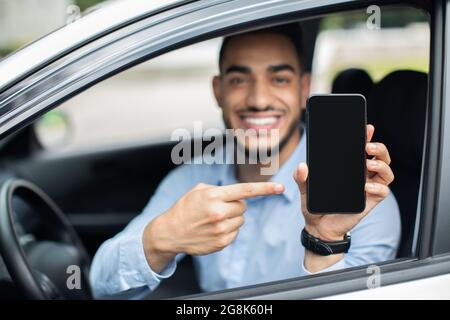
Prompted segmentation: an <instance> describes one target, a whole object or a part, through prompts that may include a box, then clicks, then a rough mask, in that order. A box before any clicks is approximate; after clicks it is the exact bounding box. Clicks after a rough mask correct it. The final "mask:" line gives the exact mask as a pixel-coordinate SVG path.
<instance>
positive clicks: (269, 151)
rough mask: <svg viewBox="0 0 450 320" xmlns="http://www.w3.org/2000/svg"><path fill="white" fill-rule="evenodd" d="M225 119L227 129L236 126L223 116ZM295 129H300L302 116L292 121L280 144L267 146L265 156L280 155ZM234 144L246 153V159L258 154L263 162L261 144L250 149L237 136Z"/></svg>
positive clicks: (259, 160) (258, 159)
mask: <svg viewBox="0 0 450 320" xmlns="http://www.w3.org/2000/svg"><path fill="white" fill-rule="evenodd" d="M223 121H224V123H225V127H226V129H231V130H234V128H233V127H232V126H231V123H230V121H228V119H226V118H225V117H224V118H223ZM295 130H300V117H299V118H298V119H297V120H295V121H292V123H291V124H290V126H289V130H288V132H287V133H286V135H285V136H284V138H283V139H282V140H281V141H280V142H278V144H276V145H275V146H270V147H266V148H265V150H264V151H265V153H266V154H265V155H264V156H267V157H268V158H270V157H272V156H278V154H280V153H281V152H282V150H283V149H284V148H285V147H286V145H287V144H288V142H289V139H290V138H291V136H292V135H293V134H294V132H295ZM269 141H270V139H269ZM234 142H235V143H234V145H235V151H237V152H243V153H244V155H245V158H246V159H250V157H253V156H255V155H256V157H257V159H256V160H257V162H258V163H259V162H261V159H260V156H261V154H260V150H259V148H260V147H259V146H258V147H257V150H256V151H255V150H250V149H249V147H248V145H247V144H245V142H244V145H242V143H240V142H239V141H238V139H237V137H236V136H235V137H234ZM236 154H237V153H236V152H235V155H236Z"/></svg>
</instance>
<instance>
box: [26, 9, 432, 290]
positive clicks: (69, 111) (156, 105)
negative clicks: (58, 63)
mask: <svg viewBox="0 0 450 320" xmlns="http://www.w3.org/2000/svg"><path fill="white" fill-rule="evenodd" d="M301 23H303V24H304V25H305V27H304V35H303V37H304V38H305V39H307V41H308V42H306V43H305V47H306V48H307V52H308V53H309V59H308V61H307V62H306V64H305V65H306V68H307V71H308V72H310V73H311V94H316V93H318V94H320V93H359V94H362V95H364V96H365V97H366V99H367V104H368V106H367V107H368V111H367V112H368V123H371V124H374V125H375V128H376V132H375V139H377V141H381V142H383V143H385V144H386V145H387V146H388V148H389V149H390V153H391V156H392V163H393V164H392V167H393V171H394V173H395V176H396V179H395V181H394V182H393V184H392V185H391V191H392V193H393V195H394V196H395V199H396V202H397V204H398V207H399V211H400V220H401V231H400V230H398V231H399V232H401V235H399V237H400V243H399V245H398V247H397V248H396V249H397V252H396V253H395V254H394V255H392V256H391V257H390V258H389V259H387V261H393V260H395V259H396V258H405V257H412V256H414V254H415V253H414V252H415V250H414V248H415V246H414V244H415V242H414V234H415V230H416V222H417V219H418V218H417V217H418V216H417V203H418V199H419V187H420V174H421V168H422V153H423V148H424V132H425V111H426V96H427V90H428V66H429V59H430V58H429V51H430V27H429V23H428V18H427V15H426V14H425V12H424V11H422V10H421V9H418V8H412V7H405V6H386V7H384V6H383V7H377V6H373V7H372V10H369V9H367V8H364V9H360V10H353V11H350V12H339V13H333V14H329V15H325V16H322V17H320V18H316V19H312V20H311V19H309V20H307V21H305V22H301ZM299 36H300V35H299ZM220 44H221V39H220V38H216V39H212V40H208V41H204V42H201V43H198V44H195V45H191V46H188V47H185V48H181V49H178V50H175V51H173V52H170V53H167V54H164V55H162V56H160V57H158V58H155V59H152V60H150V61H148V62H144V63H142V64H140V65H138V66H136V67H133V68H132V69H129V70H127V71H124V72H122V73H120V74H118V75H116V76H114V77H112V78H110V79H107V80H104V81H102V82H101V83H99V84H97V85H96V86H94V87H93V88H91V89H89V90H87V91H85V92H83V93H81V94H79V95H77V96H75V97H74V98H72V99H70V100H69V101H67V102H65V103H64V104H62V105H61V106H60V107H58V108H57V109H55V110H52V111H50V112H49V113H47V114H45V115H44V116H43V117H42V118H41V119H39V120H38V121H37V123H36V124H35V132H36V135H37V138H38V140H39V142H40V143H41V145H42V148H43V150H45V151H46V153H47V154H49V155H51V154H63V155H64V154H67V155H70V154H73V153H88V152H90V150H92V151H95V150H107V149H108V148H114V149H115V150H120V148H122V147H126V146H127V145H148V144H150V145H151V144H152V143H156V142H157V143H163V144H164V143H165V144H169V145H170V144H172V145H173V144H174V141H175V140H176V138H177V137H178V135H176V134H174V133H176V132H177V131H176V130H180V129H183V130H185V132H190V133H191V135H189V139H194V138H199V136H198V132H197V133H195V134H197V136H195V134H194V131H195V130H196V128H197V129H198V124H199V123H200V124H201V126H202V127H201V129H202V130H206V131H208V129H211V130H213V131H211V132H215V133H216V134H220V133H221V132H224V128H225V127H224V124H223V120H222V110H221V109H220V108H219V107H218V106H217V102H216V101H215V100H214V96H213V93H212V86H211V79H212V77H213V76H214V75H216V74H217V73H218V67H217V61H218V53H219V48H220ZM394 96H395V98H393V97H394ZM196 126H197V127H196ZM214 130H215V131H214ZM178 138H179V137H178ZM169 149H170V148H167V150H169ZM164 159H168V158H167V157H165V158H164ZM176 165H179V163H177V164H176ZM160 166H161V167H164V168H166V169H165V170H168V169H167V168H170V169H172V168H173V167H174V166H175V164H174V166H171V165H168V166H167V165H166V166H162V165H160ZM168 172H169V171H167V172H163V173H164V174H162V173H161V174H160V175H159V176H160V177H163V176H164V175H165V174H168ZM153 185H154V186H156V185H157V183H155V184H153ZM154 192H155V190H151V189H150V188H149V189H148V195H149V197H150V195H151V194H153V193H154ZM105 196H107V195H105ZM144 200H145V201H144ZM147 200H148V199H143V198H142V200H141V202H140V206H141V207H142V209H143V208H144V206H143V205H144V204H146V201H147ZM111 206H114V201H113V202H111ZM136 207H139V206H134V208H136ZM64 209H65V208H63V210H64ZM68 210H72V212H69V213H76V212H79V211H82V209H81V208H77V207H76V206H72V207H70V206H69V208H68ZM112 210H116V209H115V208H112ZM116 211H117V210H116ZM119 211H120V210H119ZM130 211H131V209H130ZM135 213H136V214H138V213H139V212H135ZM295 241H296V242H297V241H298V239H295ZM298 245H300V243H299V242H298ZM247 255H248V256H244V257H240V259H243V260H244V261H245V260H247V261H250V262H251V261H252V258H251V253H247ZM230 259H231V258H230ZM288 261H290V260H289V259H288ZM376 262H377V263H386V261H376ZM290 263H295V262H290ZM374 263H375V261H374V262H373V263H372V264H371V267H372V268H374V266H373V264H374ZM297 264H298V265H299V266H300V265H301V261H297ZM364 264H365V263H363V262H361V263H357V264H356V265H354V266H358V265H364ZM181 266H183V265H181ZM194 268H197V273H196V276H197V280H200V279H201V277H204V275H201V272H202V271H201V268H205V266H204V265H203V266H202V262H199V261H196V258H195V257H194ZM181 269H183V268H181ZM186 269H187V270H190V271H192V266H191V267H186ZM177 272H178V273H179V274H182V275H183V276H177V277H175V276H174V278H175V279H177V280H176V281H175V280H173V279H170V280H167V281H166V283H169V284H170V285H173V286H175V287H177V284H176V282H183V281H185V278H186V277H195V275H194V274H193V273H188V272H186V271H185V270H184V271H183V270H179V271H177ZM203 272H204V271H203ZM183 277H184V279H183ZM290 277H294V278H295V276H294V275H290V276H288V275H287V276H286V278H285V279H284V280H287V279H289V278H290ZM277 280H281V279H277ZM178 284H179V283H178ZM253 284H256V283H253ZM170 285H166V284H164V283H163V284H161V286H160V288H159V289H157V290H156V293H158V290H159V294H160V295H159V297H162V296H165V293H164V292H165V290H168V291H167V292H172V294H173V296H178V295H180V294H185V293H186V292H184V291H182V290H181V291H180V293H177V292H174V290H173V289H171V288H170ZM200 290H201V288H200ZM161 292H162V293H161ZM153 296H157V297H158V295H155V294H153ZM150 297H152V296H150Z"/></svg>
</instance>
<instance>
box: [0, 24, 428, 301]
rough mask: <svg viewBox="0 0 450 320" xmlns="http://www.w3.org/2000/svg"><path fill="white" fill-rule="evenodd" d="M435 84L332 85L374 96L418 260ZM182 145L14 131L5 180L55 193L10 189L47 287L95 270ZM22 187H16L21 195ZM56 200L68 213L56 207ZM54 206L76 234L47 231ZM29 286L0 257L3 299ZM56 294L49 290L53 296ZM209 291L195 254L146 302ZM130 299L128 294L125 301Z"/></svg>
mask: <svg viewBox="0 0 450 320" xmlns="http://www.w3.org/2000/svg"><path fill="white" fill-rule="evenodd" d="M319 23H320V19H313V20H308V21H305V22H304V24H305V26H304V30H305V38H306V41H308V42H309V43H314V42H315V40H316V37H317V35H318V32H319V28H318V26H319ZM310 47H311V49H310V51H309V52H307V55H306V57H307V62H308V66H307V67H308V69H309V70H310V69H311V65H312V59H313V55H314V52H313V50H314V45H311V46H310ZM427 88H428V75H427V74H426V73H423V72H419V71H411V70H395V71H392V72H390V73H389V74H387V75H385V76H384V77H383V78H382V79H381V80H379V81H374V80H373V79H372V78H371V77H370V75H369V73H368V72H367V70H363V69H360V68H348V69H343V70H341V71H340V72H339V73H338V75H337V76H336V77H335V78H334V80H333V82H332V90H331V91H332V93H360V94H363V95H364V96H365V97H366V99H367V108H368V109H367V117H368V123H372V124H374V125H375V128H376V130H375V137H374V139H376V140H377V141H382V142H383V143H385V144H386V145H387V146H388V148H389V150H390V153H391V158H392V163H391V166H392V168H393V171H394V173H395V176H396V179H395V181H394V182H393V183H392V185H391V190H392V192H393V194H394V195H395V197H396V198H397V201H398V204H399V208H400V212H401V221H402V235H401V247H400V249H399V251H398V254H397V256H398V257H399V258H401V257H408V256H411V255H413V254H414V250H413V249H414V246H413V235H414V228H415V221H416V211H417V210H416V209H417V199H418V196H419V188H420V176H421V167H422V154H423V145H424V143H423V141H424V132H425V111H426V106H427ZM174 145H175V142H158V143H149V144H146V145H138V146H129V147H126V148H125V147H124V148H111V149H108V150H106V149H105V150H103V149H102V150H91V151H90V152H73V153H69V154H65V155H61V156H52V155H51V154H49V153H46V152H44V150H43V149H42V147H41V146H40V144H39V141H38V140H37V139H36V135H35V130H34V127H33V126H28V127H26V128H24V129H22V130H21V131H19V132H17V133H15V134H14V135H13V136H12V137H10V139H9V140H8V141H5V142H4V143H2V144H1V145H0V179H1V182H2V184H4V182H5V181H7V180H8V179H9V178H19V179H23V180H26V181H29V182H31V183H32V184H34V185H36V186H38V187H39V188H40V189H42V190H43V191H44V193H45V194H46V195H48V197H44V199H46V200H48V199H47V198H49V199H51V200H49V201H48V202H46V201H42V199H40V200H39V199H37V198H36V199H35V196H33V194H31V193H29V192H28V191H26V190H28V189H23V188H22V187H21V185H20V184H19V185H12V186H10V188H9V190H10V192H11V194H10V196H12V197H13V200H12V201H13V207H14V211H15V215H16V217H21V218H20V221H27V225H25V226H21V227H22V228H23V229H24V230H27V232H31V231H30V230H34V231H33V232H34V239H33V240H30V241H31V243H32V244H31V245H27V246H25V247H24V250H25V251H26V255H27V258H28V260H29V261H30V264H31V265H32V267H33V269H36V274H37V275H36V277H37V278H38V279H40V280H39V283H40V284H41V285H44V286H45V285H46V286H49V287H51V286H52V285H53V284H52V283H54V284H55V285H56V286H58V288H59V287H61V283H63V282H64V279H65V278H64V279H61V277H63V276H64V277H66V276H67V274H65V273H64V274H61V273H60V272H59V273H58V271H55V270H53V269H55V267H54V266H55V263H57V264H58V265H69V264H74V261H81V262H80V264H81V265H83V266H85V267H86V268H88V267H89V260H90V259H92V257H93V256H94V254H95V252H96V250H97V248H98V247H99V246H100V245H101V243H102V242H104V241H105V240H107V239H109V238H111V237H113V236H114V235H115V234H116V233H118V232H120V231H121V230H122V229H123V228H124V227H125V226H126V225H127V223H128V222H129V221H131V219H132V218H133V217H134V216H136V215H138V214H139V213H140V212H141V210H142V209H143V208H144V206H145V205H146V203H147V202H148V200H149V199H150V197H151V195H152V193H153V192H154V191H155V190H156V187H157V186H158V184H159V182H160V181H161V180H162V179H163V177H164V176H165V175H166V174H167V173H168V172H169V171H170V170H172V169H173V168H174V167H175V165H174V164H173V163H172V161H171V158H170V155H171V149H172V147H173V146H174ZM29 187H30V189H33V188H34V187H33V186H29ZM21 188H22V189H21ZM11 190H13V191H11ZM14 190H16V191H17V192H16V193H15V194H13V192H14ZM37 193H39V191H37ZM24 199H27V200H28V201H25V200H24ZM30 201H31V202H30ZM53 202H54V204H56V205H57V207H59V208H60V210H59V209H55V208H54V204H53ZM33 203H34V204H35V206H33V207H32V206H31V205H30V204H33ZM49 207H52V209H53V210H56V211H57V212H58V214H59V218H60V220H59V222H58V223H63V224H64V225H70V226H72V227H73V230H74V232H75V233H76V234H74V233H73V232H71V230H72V229H71V228H64V230H62V231H61V230H59V231H58V230H56V229H54V228H50V227H45V226H46V225H47V224H46V223H45V222H44V223H43V224H42V222H39V221H36V220H39V219H40V218H42V219H45V217H46V215H45V212H43V213H39V214H36V211H37V210H41V211H46V210H48V208H49ZM24 217H27V219H24ZM18 219H19V218H18ZM49 219H50V218H49ZM61 221H62V222H61ZM22 231H23V230H22ZM24 234H26V232H24ZM68 238H70V239H72V240H73V243H75V244H74V247H75V248H78V249H79V250H78V251H77V250H75V251H74V247H65V246H64V245H57V241H56V240H58V239H68ZM80 248H82V249H80ZM84 248H85V250H84ZM56 253H57V254H56ZM39 270H40V272H39ZM11 277H12V278H13V279H14V281H13V280H11ZM47 277H48V278H50V280H51V281H48V280H49V279H48V278H47ZM84 281H87V280H86V279H85V280H84ZM21 288H22V287H21V286H20V284H18V283H17V281H15V278H14V275H10V274H9V273H8V271H7V268H6V266H5V264H4V263H3V262H2V261H1V260H0V298H1V299H10V298H16V297H22V296H23V294H24V293H23V292H22V291H21ZM55 291H56V290H51V289H49V292H55ZM200 292H201V290H200V288H199V286H198V283H197V280H196V275H195V271H194V266H193V263H192V258H190V257H186V258H185V259H184V260H183V261H181V263H179V265H178V268H177V271H176V273H175V274H174V276H173V277H171V278H170V279H167V280H165V281H163V282H162V284H161V285H160V286H159V287H158V289H157V290H155V291H154V292H153V293H151V294H149V295H148V296H147V297H146V298H147V299H159V298H167V297H174V296H183V295H188V294H194V293H200ZM83 294H84V295H82V296H73V295H71V293H67V292H64V293H63V296H64V297H65V298H69V299H71V298H72V299H73V298H74V299H77V298H91V295H90V293H89V292H85V293H83ZM126 297H127V295H126V294H124V295H119V296H118V297H117V298H126Z"/></svg>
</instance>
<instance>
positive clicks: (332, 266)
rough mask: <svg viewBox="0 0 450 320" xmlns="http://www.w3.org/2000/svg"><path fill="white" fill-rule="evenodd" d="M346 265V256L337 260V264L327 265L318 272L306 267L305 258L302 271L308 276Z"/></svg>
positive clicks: (342, 267)
mask: <svg viewBox="0 0 450 320" xmlns="http://www.w3.org/2000/svg"><path fill="white" fill-rule="evenodd" d="M345 267H346V264H345V257H344V258H342V259H341V260H339V261H338V262H336V263H335V264H332V265H331V266H329V267H327V268H325V269H322V270H320V271H317V272H310V271H309V270H308V269H306V267H305V260H303V261H302V270H301V271H302V273H303V275H305V276H308V275H312V274H318V273H324V272H330V271H335V270H340V269H344V268H345Z"/></svg>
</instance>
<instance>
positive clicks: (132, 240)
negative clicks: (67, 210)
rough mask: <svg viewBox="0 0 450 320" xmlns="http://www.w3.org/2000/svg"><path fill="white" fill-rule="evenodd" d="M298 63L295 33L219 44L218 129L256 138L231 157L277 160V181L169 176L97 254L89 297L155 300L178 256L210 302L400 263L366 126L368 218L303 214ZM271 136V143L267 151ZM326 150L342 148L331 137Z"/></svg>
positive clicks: (381, 160)
mask: <svg viewBox="0 0 450 320" xmlns="http://www.w3.org/2000/svg"><path fill="white" fill-rule="evenodd" d="M303 52H304V51H303V44H302V37H301V29H300V27H299V25H297V24H289V25H284V26H279V27H272V28H268V29H264V30H258V31H253V32H248V33H244V34H239V35H233V36H230V37H227V38H225V39H224V41H223V44H222V48H221V51H220V57H219V70H220V74H219V75H217V76H215V77H214V79H213V90H214V95H215V97H216V100H217V103H218V105H219V107H220V108H221V109H222V112H223V119H224V122H225V125H226V127H227V128H229V129H243V130H247V129H252V130H255V131H256V132H261V134H257V135H255V136H253V137H251V138H250V140H251V139H253V140H254V141H248V140H240V139H237V140H238V145H239V147H240V148H237V149H241V150H246V152H248V151H252V148H256V149H257V148H259V147H261V146H262V145H269V148H270V149H272V150H278V152H276V154H274V155H272V156H277V157H278V161H279V165H280V168H279V170H278V171H277V172H276V173H275V174H274V175H272V176H267V175H262V174H261V168H262V167H263V166H264V165H263V164H261V163H259V164H248V163H247V164H236V165H233V164H212V165H207V164H200V165H187V164H186V165H182V166H180V167H178V168H177V169H175V170H173V171H172V172H171V173H170V174H169V175H168V176H167V177H166V178H165V179H164V180H163V182H162V183H161V184H160V186H159V187H158V189H157V191H156V193H155V194H154V196H153V197H152V198H151V200H150V202H149V203H148V205H147V206H146V208H145V209H144V211H143V212H142V214H141V215H139V216H138V217H136V218H135V219H134V220H133V221H132V222H131V223H130V224H129V225H128V226H127V227H126V228H125V230H123V231H122V232H121V233H119V234H118V235H116V236H115V237H114V238H112V239H110V240H108V241H106V242H105V243H104V244H103V245H102V246H101V247H100V249H99V250H98V252H97V254H96V256H95V258H94V261H93V264H92V269H91V275H90V277H91V283H92V286H93V289H94V293H95V295H96V296H101V295H109V294H114V293H118V292H121V291H125V290H128V289H131V288H141V290H143V292H144V293H145V292H148V291H149V290H154V289H155V288H156V287H157V286H158V284H159V283H160V282H161V281H162V280H163V279H165V278H168V277H170V276H171V275H172V274H173V273H174V271H175V269H176V265H177V261H179V260H180V259H181V258H182V257H183V256H184V255H185V254H190V255H192V256H193V257H194V262H195V266H196V269H197V274H198V277H199V281H200V286H201V287H202V289H203V290H205V291H212V290H220V289H226V288H232V287H238V286H244V285H251V284H256V283H262V282H268V281H275V280H280V279H286V278H291V277H298V276H302V275H308V274H311V273H315V272H323V271H329V270H336V269H341V268H346V267H351V266H357V265H363V264H369V263H375V262H380V261H385V260H389V259H393V258H395V254H396V250H397V247H398V244H399V238H400V217H399V210H398V206H397V203H396V200H395V198H394V196H393V195H392V194H391V193H389V188H388V185H389V184H390V182H391V181H392V180H393V178H394V175H393V173H392V171H391V169H390V167H389V163H390V158H389V152H388V150H387V148H386V147H385V146H384V145H383V144H382V143H380V142H371V138H372V136H373V132H374V127H373V126H371V125H368V126H367V139H368V141H367V147H366V152H367V154H368V155H370V156H371V158H372V156H376V160H368V161H367V170H368V174H367V183H366V186H365V190H366V194H367V197H366V198H367V201H366V209H365V211H364V212H363V213H361V214H356V215H355V214H348V215H346V214H327V215H312V214H310V213H309V212H308V211H307V209H306V188H305V185H306V180H307V176H308V168H307V165H306V164H305V159H306V140H305V133H304V130H303V128H302V126H301V114H302V113H301V111H302V109H303V108H304V107H305V104H306V99H307V97H308V95H309V84H310V75H309V74H308V73H307V72H305V69H304V58H303ZM274 130H276V132H277V134H278V135H277V137H278V139H276V141H275V140H274V139H270V134H271V131H272V132H275V131H274ZM263 132H268V133H267V134H262V133H263ZM252 142H253V143H252ZM330 143H339V141H333V137H330ZM331 162H332V157H330V165H332V163H331ZM303 229H305V231H306V234H308V235H309V236H310V237H311V238H312V239H317V241H320V242H322V243H324V244H326V245H330V246H331V247H333V248H335V249H334V251H333V252H332V254H329V255H322V254H321V253H319V252H316V251H315V250H314V249H313V248H310V247H308V248H307V249H305V248H304V247H303V246H302V244H301V243H300V233H301V231H302V230H303ZM350 231H351V232H352V240H351V244H350V243H349V242H348V241H346V239H347V238H346V235H347V233H348V232H350ZM342 244H344V246H342ZM340 245H341V246H340ZM339 246H340V247H339Z"/></svg>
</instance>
